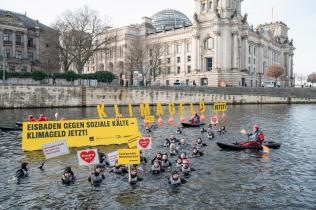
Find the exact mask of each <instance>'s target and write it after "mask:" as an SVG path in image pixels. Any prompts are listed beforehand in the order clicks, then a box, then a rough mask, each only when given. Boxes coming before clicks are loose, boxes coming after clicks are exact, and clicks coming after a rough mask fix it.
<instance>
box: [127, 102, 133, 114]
mask: <svg viewBox="0 0 316 210" xmlns="http://www.w3.org/2000/svg"><path fill="white" fill-rule="evenodd" d="M128 113H129V117H134V113H133V106H132V104H128Z"/></svg>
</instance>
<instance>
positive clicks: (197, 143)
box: [194, 138, 207, 149]
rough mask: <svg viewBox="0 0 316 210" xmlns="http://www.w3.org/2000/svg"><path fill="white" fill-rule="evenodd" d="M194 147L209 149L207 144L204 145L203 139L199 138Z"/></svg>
mask: <svg viewBox="0 0 316 210" xmlns="http://www.w3.org/2000/svg"><path fill="white" fill-rule="evenodd" d="M194 146H195V147H196V148H198V149H201V148H202V147H207V144H205V143H203V141H202V139H201V138H198V139H197V140H196V142H195V144H194Z"/></svg>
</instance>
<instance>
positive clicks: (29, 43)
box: [27, 38, 34, 47]
mask: <svg viewBox="0 0 316 210" xmlns="http://www.w3.org/2000/svg"><path fill="white" fill-rule="evenodd" d="M27 46H28V47H34V43H33V38H28V40H27Z"/></svg>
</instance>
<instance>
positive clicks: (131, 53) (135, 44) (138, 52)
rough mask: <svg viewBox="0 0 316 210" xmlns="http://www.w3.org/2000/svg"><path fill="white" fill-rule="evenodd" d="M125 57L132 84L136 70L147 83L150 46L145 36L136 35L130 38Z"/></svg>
mask: <svg viewBox="0 0 316 210" xmlns="http://www.w3.org/2000/svg"><path fill="white" fill-rule="evenodd" d="M125 59H126V65H127V66H128V72H129V74H130V75H129V76H130V82H131V83H130V84H132V80H133V74H134V72H139V73H140V74H141V75H142V80H143V82H144V84H146V78H147V75H148V72H149V64H148V48H147V45H146V43H145V40H144V38H143V37H135V38H134V39H132V40H130V42H129V43H128V46H127V52H126V58H125Z"/></svg>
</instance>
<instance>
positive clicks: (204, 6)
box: [202, 3, 207, 12]
mask: <svg viewBox="0 0 316 210" xmlns="http://www.w3.org/2000/svg"><path fill="white" fill-rule="evenodd" d="M206 9H207V7H206V3H202V12H205V11H206Z"/></svg>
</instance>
